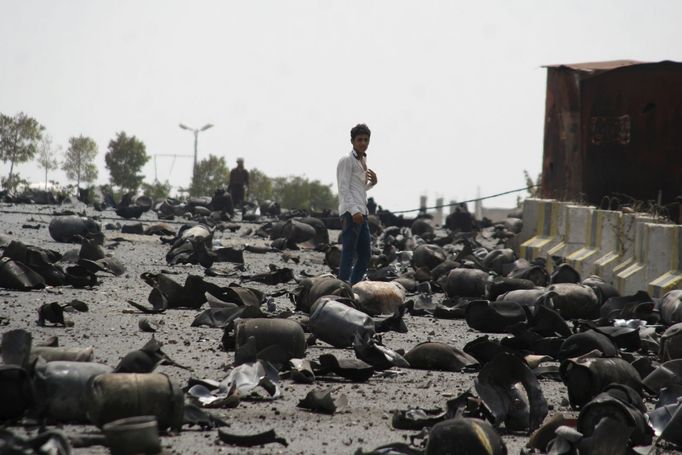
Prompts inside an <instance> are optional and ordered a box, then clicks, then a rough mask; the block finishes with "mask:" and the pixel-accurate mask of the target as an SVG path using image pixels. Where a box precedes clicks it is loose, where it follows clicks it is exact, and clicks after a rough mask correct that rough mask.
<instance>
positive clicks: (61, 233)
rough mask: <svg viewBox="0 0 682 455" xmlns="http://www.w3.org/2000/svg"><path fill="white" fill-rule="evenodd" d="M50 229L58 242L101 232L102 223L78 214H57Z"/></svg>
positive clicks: (51, 222) (71, 240)
mask: <svg viewBox="0 0 682 455" xmlns="http://www.w3.org/2000/svg"><path fill="white" fill-rule="evenodd" d="M48 229H49V231H50V235H51V236H52V238H53V239H55V240H56V241H57V242H73V241H76V240H77V241H80V239H81V238H82V237H86V236H87V235H88V234H96V233H98V232H101V228H100V225H99V223H97V222H96V221H95V220H93V219H92V218H86V217H82V216H77V215H67V216H56V217H54V218H52V221H50V226H49V228H48Z"/></svg>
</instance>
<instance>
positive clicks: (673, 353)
mask: <svg viewBox="0 0 682 455" xmlns="http://www.w3.org/2000/svg"><path fill="white" fill-rule="evenodd" d="M680 341H682V322H678V323H677V324H673V325H671V326H670V327H668V328H667V329H666V330H665V332H663V335H661V344H660V346H661V348H660V350H659V353H658V355H659V357H660V359H661V362H666V361H668V360H673V359H680V358H682V343H681V342H680Z"/></svg>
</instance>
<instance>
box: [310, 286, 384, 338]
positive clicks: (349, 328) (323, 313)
mask: <svg viewBox="0 0 682 455" xmlns="http://www.w3.org/2000/svg"><path fill="white" fill-rule="evenodd" d="M308 328H309V329H310V331H311V332H312V333H313V335H315V336H316V337H317V338H319V339H320V340H322V341H324V342H325V343H329V344H331V345H332V346H334V347H336V348H346V347H349V346H352V345H353V340H354V339H355V334H356V333H360V335H363V334H364V333H368V334H370V335H373V334H374V321H372V318H370V317H369V316H368V315H367V314H366V313H363V312H362V311H359V310H356V309H355V308H352V307H350V306H348V305H344V304H343V303H341V302H337V301H336V300H335V299H334V296H325V297H321V298H319V299H318V300H317V302H315V303H314V304H313V306H312V308H311V313H310V319H309V321H308Z"/></svg>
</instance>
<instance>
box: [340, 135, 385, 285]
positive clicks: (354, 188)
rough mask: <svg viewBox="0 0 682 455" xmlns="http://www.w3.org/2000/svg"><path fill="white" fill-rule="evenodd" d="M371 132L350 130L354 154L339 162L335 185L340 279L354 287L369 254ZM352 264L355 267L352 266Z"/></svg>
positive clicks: (372, 180) (373, 180)
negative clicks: (368, 148)
mask: <svg viewBox="0 0 682 455" xmlns="http://www.w3.org/2000/svg"><path fill="white" fill-rule="evenodd" d="M371 134H372V133H371V131H370V130H369V128H368V127H367V125H365V124H364V123H361V124H358V125H355V126H354V127H353V128H352V129H351V130H350V142H351V144H353V150H352V151H351V152H350V153H349V154H347V155H345V156H343V157H342V158H341V159H340V160H339V164H338V165H337V167H336V181H337V184H338V192H339V215H340V217H341V228H342V231H341V247H342V250H341V263H340V265H339V279H341V280H344V281H349V282H350V284H355V283H357V282H358V281H360V280H362V278H363V277H364V276H365V272H366V271H367V266H368V265H369V258H370V256H371V254H372V247H371V240H372V238H371V236H370V233H369V224H368V222H367V214H368V210H367V190H369V189H370V188H372V187H374V185H376V184H377V175H376V174H375V173H374V171H372V170H371V169H369V168H368V167H367V147H369V137H370V135H371ZM354 262H355V264H354Z"/></svg>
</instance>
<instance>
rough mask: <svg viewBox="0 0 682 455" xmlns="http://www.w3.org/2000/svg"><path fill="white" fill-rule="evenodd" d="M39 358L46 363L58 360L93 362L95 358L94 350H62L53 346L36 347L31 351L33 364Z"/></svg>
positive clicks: (89, 348) (88, 348) (90, 348)
mask: <svg viewBox="0 0 682 455" xmlns="http://www.w3.org/2000/svg"><path fill="white" fill-rule="evenodd" d="M38 356H40V357H42V358H43V359H45V361H46V362H55V361H58V360H62V361H66V362H92V359H93V358H94V356H95V355H94V349H93V348H92V347H87V348H60V347H51V346H35V347H33V348H32V349H31V362H32V361H33V360H35V359H36V358H37V357H38Z"/></svg>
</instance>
